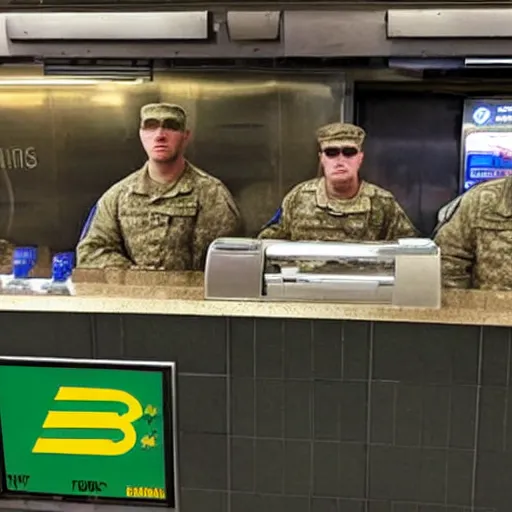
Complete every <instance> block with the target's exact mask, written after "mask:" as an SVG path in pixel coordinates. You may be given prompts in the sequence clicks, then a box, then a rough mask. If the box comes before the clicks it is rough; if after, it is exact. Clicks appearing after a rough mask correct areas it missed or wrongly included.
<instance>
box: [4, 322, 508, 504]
mask: <svg viewBox="0 0 512 512" xmlns="http://www.w3.org/2000/svg"><path fill="white" fill-rule="evenodd" d="M0 324H1V326H2V329H1V333H0V353H2V354H8V355H34V356H37V355H40V356H68V357H95V358H126V359H128V358H129V359H146V360H176V361H177V362H178V371H179V379H178V384H179V425H180V457H181V461H180V480H181V486H182V510H183V512H470V511H472V512H492V511H496V512H509V511H510V506H511V504H512V425H511V423H512V421H509V416H510V420H512V404H510V406H509V387H510V385H511V383H510V350H511V339H510V330H509V329H507V328H492V327H490V328H480V327H467V326H443V325H428V324H399V323H381V322H375V323H368V322H356V321H323V320H313V321H307V320H279V319H248V318H232V319H224V318H208V317H178V316H150V315H81V314H43V313H6V312H4V313H0Z"/></svg>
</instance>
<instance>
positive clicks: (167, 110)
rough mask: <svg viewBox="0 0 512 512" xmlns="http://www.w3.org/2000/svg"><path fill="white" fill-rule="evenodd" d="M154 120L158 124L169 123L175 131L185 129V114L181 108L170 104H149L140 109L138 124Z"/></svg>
mask: <svg viewBox="0 0 512 512" xmlns="http://www.w3.org/2000/svg"><path fill="white" fill-rule="evenodd" d="M149 119H154V120H156V121H159V122H160V123H164V122H165V121H170V122H171V123H172V124H174V126H175V127H176V128H175V129H176V130H181V131H184V130H185V129H186V128H187V113H186V112H185V109H184V108H183V107H180V106H179V105H175V104H171V103H149V104H148V105H144V106H143V107H142V108H141V109H140V123H141V126H142V125H144V122H145V121H147V120H149Z"/></svg>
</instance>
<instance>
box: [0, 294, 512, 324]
mask: <svg viewBox="0 0 512 512" xmlns="http://www.w3.org/2000/svg"><path fill="white" fill-rule="evenodd" d="M122 288H123V289H124V292H125V295H124V296H123V295H122V294H121V292H120V289H121V287H111V286H105V287H104V292H105V294H104V295H99V294H98V295H94V296H74V297H56V296H55V297H52V296H50V297H47V296H12V295H11V296H10V295H1V294H0V311H39V312H44V311H47V312H70V313H73V312H75V313H110V314H112V313H114V314H116V313H119V314H126V313H128V314H150V315H186V316H210V317H211V316H217V317H218V316H230V317H254V318H302V319H326V320H327V319H331V320H336V319H338V320H365V321H385V322H412V323H436V324H459V325H496V326H512V307H511V306H512V293H500V292H479V291H458V290H457V291H456V290H453V291H445V292H444V294H443V307H442V308H441V309H437V310H436V309H423V308H398V307H392V306H373V305H356V304H341V303H322V302H255V301H206V300H204V299H202V298H201V297H202V288H199V287H189V288H186V287H177V288H174V289H173V288H171V289H169V288H167V289H166V290H167V294H166V296H165V298H162V297H164V295H163V293H160V294H159V293H158V288H159V287H126V288H125V287H122ZM163 289H164V287H162V290H163ZM112 290H114V293H115V294H116V296H111V295H110V296H108V295H109V293H110V292H111V291H112ZM128 292H131V293H128ZM173 292H174V293H173ZM132 294H133V295H132ZM120 295H121V296H120Z"/></svg>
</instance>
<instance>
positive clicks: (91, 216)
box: [78, 203, 98, 242]
mask: <svg viewBox="0 0 512 512" xmlns="http://www.w3.org/2000/svg"><path fill="white" fill-rule="evenodd" d="M97 209H98V203H96V204H95V205H94V206H93V207H92V208H91V211H90V212H89V215H87V219H86V220H85V224H84V225H83V227H82V232H81V233H80V238H79V240H78V241H79V242H81V241H82V240H83V239H84V238H85V236H86V235H87V233H88V232H89V229H91V224H92V221H93V219H94V215H95V214H96V210H97Z"/></svg>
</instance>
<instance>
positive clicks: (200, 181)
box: [188, 163, 229, 192]
mask: <svg viewBox="0 0 512 512" xmlns="http://www.w3.org/2000/svg"><path fill="white" fill-rule="evenodd" d="M188 166H189V170H190V173H191V175H192V179H193V181H194V183H195V186H196V187H197V188H199V189H208V190H212V189H214V190H215V189H220V190H223V191H226V192H229V191H228V188H227V187H226V185H225V184H224V183H223V182H222V180H220V179H219V178H217V177H215V176H213V175H211V174H210V173H208V172H206V171H205V170H203V169H200V168H199V167H197V166H195V165H192V164H191V163H189V164H188Z"/></svg>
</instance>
